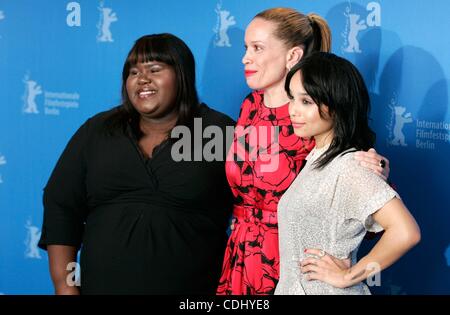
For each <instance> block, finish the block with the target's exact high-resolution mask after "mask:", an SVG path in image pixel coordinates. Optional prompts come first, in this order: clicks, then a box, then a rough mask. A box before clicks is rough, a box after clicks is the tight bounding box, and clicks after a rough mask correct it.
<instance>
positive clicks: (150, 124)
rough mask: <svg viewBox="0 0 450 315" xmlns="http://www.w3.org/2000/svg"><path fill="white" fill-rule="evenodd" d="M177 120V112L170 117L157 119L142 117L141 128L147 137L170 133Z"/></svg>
mask: <svg viewBox="0 0 450 315" xmlns="http://www.w3.org/2000/svg"><path fill="white" fill-rule="evenodd" d="M177 119H178V112H177V111H173V112H172V113H170V114H169V115H166V116H164V117H162V118H157V119H156V118H147V117H145V116H141V120H140V122H139V126H140V128H141V130H142V132H143V133H144V134H145V135H147V134H149V133H158V134H162V133H168V132H169V131H170V130H171V129H172V128H173V127H174V126H175V124H176V122H177Z"/></svg>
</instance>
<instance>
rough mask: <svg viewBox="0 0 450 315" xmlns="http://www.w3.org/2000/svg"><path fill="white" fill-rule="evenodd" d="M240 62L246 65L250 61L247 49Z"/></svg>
mask: <svg viewBox="0 0 450 315" xmlns="http://www.w3.org/2000/svg"><path fill="white" fill-rule="evenodd" d="M242 63H243V64H244V65H248V64H249V63H251V59H250V56H249V52H248V50H246V51H245V54H244V57H242Z"/></svg>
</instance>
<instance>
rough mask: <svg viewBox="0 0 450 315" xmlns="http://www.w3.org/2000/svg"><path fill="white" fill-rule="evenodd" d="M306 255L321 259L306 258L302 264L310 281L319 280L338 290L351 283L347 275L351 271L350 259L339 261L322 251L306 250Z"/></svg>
mask: <svg viewBox="0 0 450 315" xmlns="http://www.w3.org/2000/svg"><path fill="white" fill-rule="evenodd" d="M305 253H306V254H311V255H315V256H317V257H319V258H312V257H309V258H306V259H304V260H302V261H301V263H300V270H301V272H302V273H303V274H305V273H308V274H307V275H305V278H306V279H307V280H309V281H311V280H319V281H322V282H325V283H328V284H330V285H332V286H333V287H336V288H346V287H348V286H349V282H348V280H347V279H346V277H345V276H346V275H347V274H348V273H349V270H350V265H351V263H350V259H343V260H341V259H338V258H336V257H333V256H331V255H329V254H327V253H325V252H324V251H322V250H320V249H306V250H305Z"/></svg>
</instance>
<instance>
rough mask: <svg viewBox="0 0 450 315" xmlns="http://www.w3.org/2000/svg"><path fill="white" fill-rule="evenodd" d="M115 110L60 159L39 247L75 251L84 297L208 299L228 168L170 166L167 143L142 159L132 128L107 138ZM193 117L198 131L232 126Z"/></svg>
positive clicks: (223, 220)
mask: <svg viewBox="0 0 450 315" xmlns="http://www.w3.org/2000/svg"><path fill="white" fill-rule="evenodd" d="M113 110H116V109H113ZM113 110H112V111H113ZM112 111H108V112H104V113H100V114H98V115H96V116H94V117H92V118H90V119H88V120H87V121H86V122H85V123H84V124H83V125H82V126H81V127H80V129H79V130H78V131H77V132H76V133H75V135H74V136H73V137H72V139H71V140H70V142H69V143H68V145H67V147H66V148H65V150H64V152H63V154H62V155H61V157H60V159H59V161H58V163H57V165H56V167H55V169H54V170H53V173H52V175H51V177H50V179H49V181H48V183H47V185H46V187H45V189H44V221H43V227H42V236H41V239H40V242H39V246H40V247H41V248H43V249H46V247H47V245H70V246H75V247H77V248H79V247H81V258H80V265H81V288H80V289H81V293H82V294H214V293H215V290H216V288H217V285H218V279H219V276H220V271H221V266H222V259H223V253H224V251H225V246H226V241H227V234H226V230H227V224H228V219H229V217H230V215H231V202H232V200H231V198H232V197H231V191H230V188H229V185H228V184H227V181H226V177H225V168H224V159H222V161H212V162H206V161H205V160H202V161H197V162H196V161H190V162H189V161H181V162H175V161H174V160H173V159H172V156H171V147H172V146H173V144H172V143H171V142H165V143H163V144H162V145H161V146H160V147H159V149H158V150H157V151H156V152H154V155H153V157H152V158H151V159H145V158H144V157H143V155H142V154H141V153H140V150H139V148H138V146H137V140H136V138H135V137H134V136H133V133H132V132H131V128H128V129H127V130H126V131H124V132H123V133H120V134H119V135H114V136H111V135H108V133H107V132H105V118H106V117H108V116H109V115H110V114H111V112H112ZM199 116H200V117H201V118H202V119H203V120H202V125H203V129H205V128H206V127H207V126H209V125H215V126H218V127H220V128H221V130H223V134H224V135H225V127H226V126H234V121H233V120H232V119H231V118H229V117H228V116H226V115H224V114H221V113H219V112H217V111H214V110H212V109H210V108H208V107H207V106H206V105H204V104H202V106H201V110H200V114H199ZM209 140H210V139H206V140H203V144H204V143H205V142H208V141H209ZM224 143H225V141H224ZM197 149H198V148H197ZM223 154H224V158H225V155H226V151H225V152H224V153H223Z"/></svg>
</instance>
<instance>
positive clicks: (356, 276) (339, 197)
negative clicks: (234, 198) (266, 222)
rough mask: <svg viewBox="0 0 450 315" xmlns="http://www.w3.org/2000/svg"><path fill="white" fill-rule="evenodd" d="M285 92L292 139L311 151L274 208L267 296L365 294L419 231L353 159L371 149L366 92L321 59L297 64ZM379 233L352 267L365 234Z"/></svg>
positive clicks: (331, 60) (345, 68)
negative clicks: (275, 241) (275, 278)
mask: <svg viewBox="0 0 450 315" xmlns="http://www.w3.org/2000/svg"><path fill="white" fill-rule="evenodd" d="M285 88H286V92H287V93H288V95H289V97H290V98H291V102H290V105H289V113H290V116H291V120H292V125H293V127H294V132H295V134H296V135H298V136H300V137H304V138H311V137H314V139H315V141H316V146H315V148H314V149H313V150H312V151H311V152H310V154H309V155H308V156H307V157H306V160H307V163H306V164H305V167H304V168H303V170H302V172H301V173H300V175H299V176H297V178H296V179H295V180H294V182H293V183H292V184H291V186H290V187H289V189H288V190H287V191H286V193H285V194H284V195H283V197H282V198H281V200H280V202H279V205H278V224H279V245H280V281H279V283H278V285H277V288H276V291H275V294H370V291H369V289H368V286H367V285H366V284H363V282H362V281H363V280H365V279H368V278H369V279H368V280H371V281H372V282H375V283H376V282H377V281H373V279H372V278H371V276H373V275H374V274H378V273H379V272H380V271H381V270H383V269H385V268H387V267H389V266H390V265H392V264H393V263H394V262H395V261H397V260H398V259H399V258H400V257H401V256H402V255H404V254H405V253H406V252H407V251H408V250H409V249H411V248H412V247H413V246H414V245H416V244H417V243H418V242H419V240H420V230H419V227H418V225H417V223H416V221H415V219H414V218H413V216H412V215H411V213H410V212H409V211H408V209H407V208H406V207H405V205H404V204H403V202H402V201H401V199H400V197H399V196H398V194H397V193H396V192H395V191H394V190H393V189H392V188H391V187H390V186H389V185H388V184H387V183H386V182H385V181H384V180H383V179H382V178H380V177H379V176H377V175H375V174H374V173H373V172H370V171H369V170H367V169H365V168H364V167H361V166H360V165H359V164H358V163H357V162H356V161H355V159H354V157H353V155H354V154H355V152H356V151H357V150H367V149H368V148H371V147H372V146H373V145H374V142H375V134H374V132H373V131H372V130H371V129H370V128H369V125H368V112H369V108H370V101H369V94H368V91H367V88H366V86H365V84H364V81H363V79H362V77H361V75H360V73H359V72H358V70H357V69H356V67H355V66H353V65H352V64H351V63H350V62H348V61H347V60H345V59H343V58H340V57H338V56H336V55H333V54H329V53H315V54H313V55H311V56H309V57H306V58H304V59H302V60H301V61H300V63H298V64H297V65H296V66H295V67H294V68H293V69H292V70H291V71H290V72H289V74H288V75H287V79H286V85H285ZM382 165H383V163H382V162H381V166H382ZM382 230H384V231H385V232H384V234H383V236H382V237H381V239H380V240H379V241H378V242H377V244H376V245H375V246H374V248H373V249H372V250H371V251H370V252H369V253H368V254H367V255H366V256H365V257H363V258H361V259H360V260H359V261H358V262H357V261H356V253H357V250H358V247H359V245H360V243H361V241H362V240H363V237H364V235H365V234H366V232H367V231H372V232H380V231H382ZM338 258H339V259H345V258H350V259H351V264H350V266H349V265H345V264H343V263H342V261H341V260H339V259H338ZM375 280H376V279H375ZM368 284H370V281H368Z"/></svg>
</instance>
